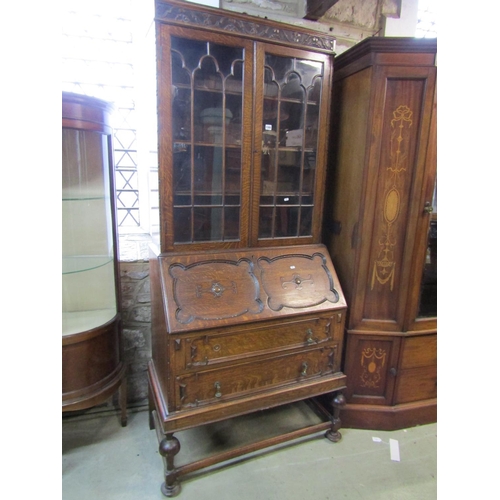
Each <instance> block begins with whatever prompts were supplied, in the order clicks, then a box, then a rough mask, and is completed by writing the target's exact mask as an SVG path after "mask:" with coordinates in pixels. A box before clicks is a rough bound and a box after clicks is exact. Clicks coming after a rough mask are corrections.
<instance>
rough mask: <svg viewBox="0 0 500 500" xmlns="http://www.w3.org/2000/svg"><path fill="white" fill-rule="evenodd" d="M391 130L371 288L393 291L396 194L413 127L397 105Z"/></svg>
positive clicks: (398, 201) (406, 110)
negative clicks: (388, 286)
mask: <svg viewBox="0 0 500 500" xmlns="http://www.w3.org/2000/svg"><path fill="white" fill-rule="evenodd" d="M392 115H393V119H392V120H391V127H392V128H393V129H394V130H393V132H392V134H391V141H390V142H391V143H390V158H391V164H390V166H388V167H387V173H388V175H389V177H390V178H391V182H390V185H389V187H388V188H387V190H386V192H385V197H384V208H383V214H382V215H383V218H384V224H383V226H382V230H381V233H382V234H381V236H380V239H379V247H380V250H379V253H378V255H377V258H376V259H375V262H374V264H373V272H372V281H371V289H372V290H373V287H374V286H375V283H376V282H378V283H380V284H381V285H386V284H387V283H389V284H390V290H391V292H392V290H393V288H394V277H395V269H396V261H395V258H394V247H395V246H396V245H397V241H396V236H395V235H394V232H395V227H396V223H397V221H398V218H399V213H400V209H401V194H400V191H399V188H400V184H401V180H402V176H403V175H404V173H405V172H406V161H407V158H408V157H407V153H406V146H407V144H406V143H407V142H408V134H407V131H408V129H409V128H410V127H411V125H412V116H413V111H411V110H410V108H409V107H408V106H399V107H398V108H397V109H396V110H395V111H394V112H393V114H392Z"/></svg>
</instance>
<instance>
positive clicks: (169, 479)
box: [160, 434, 181, 497]
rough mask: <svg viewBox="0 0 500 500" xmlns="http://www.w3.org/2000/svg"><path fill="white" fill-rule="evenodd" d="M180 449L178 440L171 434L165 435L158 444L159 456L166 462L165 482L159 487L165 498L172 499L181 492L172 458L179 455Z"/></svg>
mask: <svg viewBox="0 0 500 500" xmlns="http://www.w3.org/2000/svg"><path fill="white" fill-rule="evenodd" d="M180 449H181V445H180V443H179V440H178V439H177V438H175V437H174V435H173V434H167V435H166V437H165V438H164V439H162V441H161V443H160V455H161V456H162V457H164V458H165V460H166V462H167V466H166V470H165V482H164V483H163V484H162V485H161V491H162V493H163V494H164V495H165V496H167V497H174V496H176V495H178V494H179V493H180V491H181V485H180V483H179V480H178V479H177V471H176V469H175V465H174V457H175V455H177V453H179V450H180Z"/></svg>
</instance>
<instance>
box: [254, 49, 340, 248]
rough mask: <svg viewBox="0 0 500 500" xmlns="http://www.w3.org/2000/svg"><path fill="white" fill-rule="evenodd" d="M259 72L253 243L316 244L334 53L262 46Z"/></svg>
mask: <svg viewBox="0 0 500 500" xmlns="http://www.w3.org/2000/svg"><path fill="white" fill-rule="evenodd" d="M255 70H256V106H255V140H254V156H253V160H254V179H253V195H252V201H253V207H252V208H253V209H252V220H251V224H252V226H251V234H252V241H251V244H252V245H253V246H263V245H267V246H272V245H278V244H279V245H283V244H299V243H300V244H305V243H311V242H318V241H319V235H320V221H321V210H322V203H323V194H322V191H323V187H324V165H325V158H326V139H327V138H326V130H327V126H328V111H327V100H328V93H329V88H330V58H329V57H328V56H326V55H323V54H316V53H313V52H309V51H303V50H292V49H289V48H280V47H276V46H273V45H267V44H259V45H258V46H257V57H256V68H255Z"/></svg>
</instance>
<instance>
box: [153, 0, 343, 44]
mask: <svg viewBox="0 0 500 500" xmlns="http://www.w3.org/2000/svg"><path fill="white" fill-rule="evenodd" d="M221 12H223V11H221ZM156 20H157V21H160V22H162V21H164V22H171V23H174V24H181V25H189V26H193V27H198V28H207V29H210V30H218V31H221V32H224V33H233V34H238V35H242V36H248V37H251V38H254V39H255V38H260V39H264V40H270V41H274V42H282V43H286V44H292V45H297V46H300V47H311V48H314V49H317V50H322V51H325V52H330V53H333V52H334V50H335V37H332V36H328V35H323V34H322V33H321V32H317V33H316V32H309V31H299V30H297V29H294V26H290V27H289V28H288V27H286V28H285V27H280V28H277V27H276V24H272V23H269V24H268V23H267V22H266V21H265V20H263V19H259V18H257V17H256V18H255V20H254V19H253V18H251V17H250V16H245V15H238V14H235V15H232V14H229V12H228V11H225V13H224V14H220V13H219V11H218V10H217V9H209V8H206V7H205V8H204V9H203V10H196V9H195V8H193V7H191V6H189V8H188V7H183V6H179V5H176V4H173V3H172V4H170V3H167V2H161V3H158V4H157V5H156ZM283 26H285V25H283Z"/></svg>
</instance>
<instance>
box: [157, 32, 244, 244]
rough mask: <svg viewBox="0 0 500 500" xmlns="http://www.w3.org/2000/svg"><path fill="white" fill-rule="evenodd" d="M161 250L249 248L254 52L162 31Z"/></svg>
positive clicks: (232, 42) (218, 38) (216, 39)
mask: <svg viewBox="0 0 500 500" xmlns="http://www.w3.org/2000/svg"><path fill="white" fill-rule="evenodd" d="M158 36H159V37H160V38H161V40H160V42H159V43H161V45H162V51H161V57H160V59H159V69H158V73H159V90H158V92H159V94H160V95H159V102H160V106H159V117H158V118H159V128H160V150H159V161H160V199H162V200H172V203H169V204H168V206H163V207H160V214H161V220H160V227H161V247H162V250H163V251H165V250H172V249H174V248H175V249H176V250H177V249H180V250H187V249H189V250H196V249H200V248H201V246H203V248H204V249H208V248H211V247H220V245H221V244H223V245H224V246H225V247H226V248H231V247H241V246H248V229H247V227H248V215H247V210H245V209H244V207H247V206H248V205H249V196H250V180H249V176H250V162H249V161H248V159H249V158H250V147H251V133H252V127H251V115H252V60H253V58H252V47H253V44H252V42H250V41H247V40H243V39H241V38H237V37H232V36H226V35H214V34H212V33H207V32H200V31H198V30H190V29H184V28H176V27H168V28H167V27H165V26H162V27H161V28H160V32H159V34H158Z"/></svg>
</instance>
